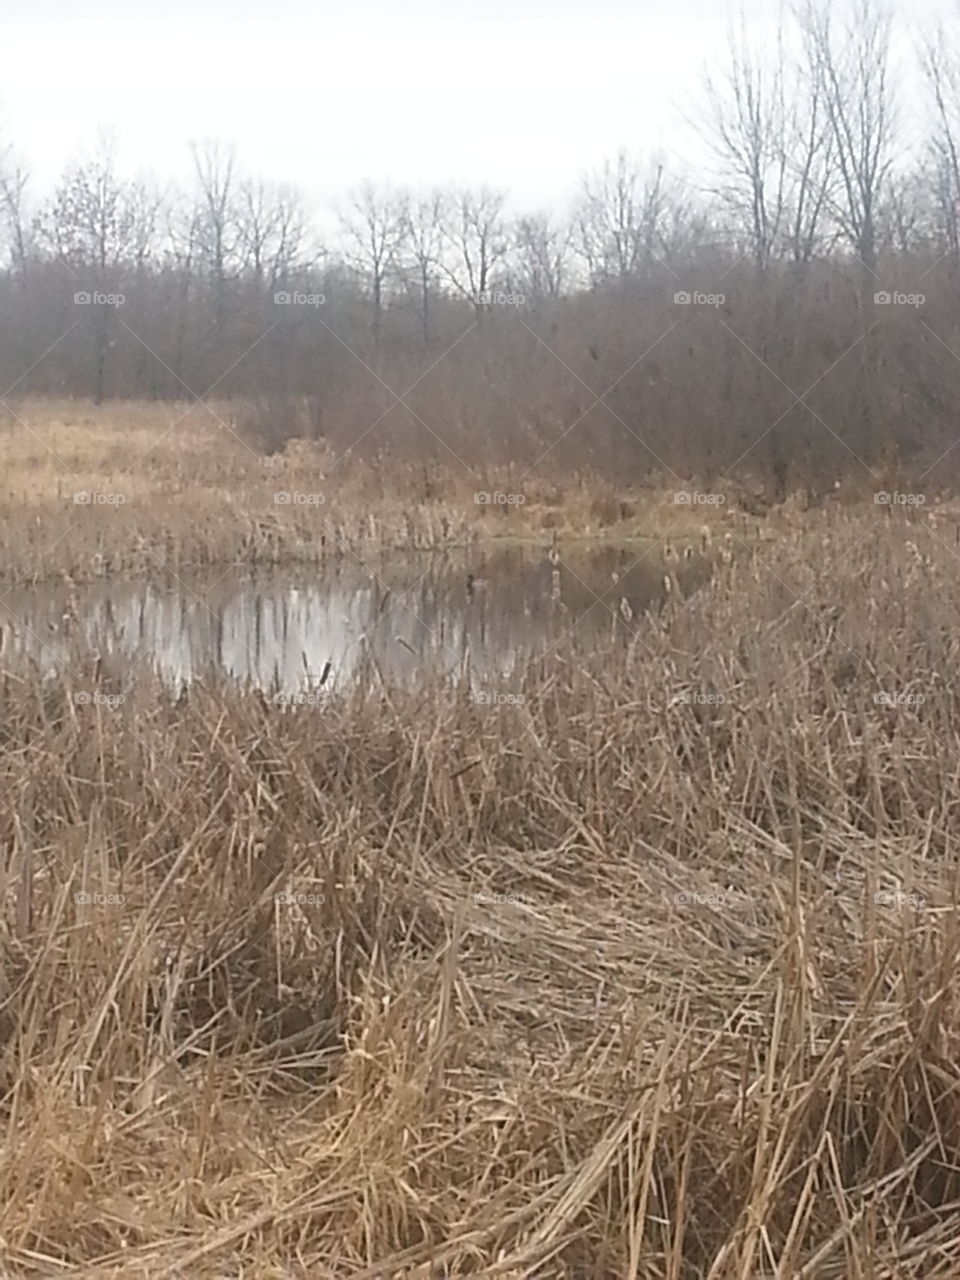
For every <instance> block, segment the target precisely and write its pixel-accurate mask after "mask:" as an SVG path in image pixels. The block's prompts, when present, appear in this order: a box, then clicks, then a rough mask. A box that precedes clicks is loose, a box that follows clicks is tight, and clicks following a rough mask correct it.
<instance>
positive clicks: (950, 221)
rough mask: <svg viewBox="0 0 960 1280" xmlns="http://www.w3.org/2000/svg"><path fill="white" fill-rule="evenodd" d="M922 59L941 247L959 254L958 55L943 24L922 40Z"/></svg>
mask: <svg viewBox="0 0 960 1280" xmlns="http://www.w3.org/2000/svg"><path fill="white" fill-rule="evenodd" d="M921 60H922V70H923V73H924V77H925V80H926V84H927V88H928V91H929V93H930V96H931V98H932V101H933V109H934V127H933V135H932V138H931V140H930V151H931V153H932V158H933V175H934V197H935V201H936V205H937V209H938V213H939V222H940V234H941V244H940V250H941V252H949V253H952V254H954V255H960V57H958V55H957V48H956V42H955V40H954V39H952V38H951V37H950V36H949V35H948V33H947V31H946V30H945V29H944V27H943V26H940V27H939V28H938V29H937V31H936V32H935V33H934V34H933V35H932V36H931V37H930V38H929V39H928V40H927V41H926V42H925V44H924V46H923V50H922V55H921Z"/></svg>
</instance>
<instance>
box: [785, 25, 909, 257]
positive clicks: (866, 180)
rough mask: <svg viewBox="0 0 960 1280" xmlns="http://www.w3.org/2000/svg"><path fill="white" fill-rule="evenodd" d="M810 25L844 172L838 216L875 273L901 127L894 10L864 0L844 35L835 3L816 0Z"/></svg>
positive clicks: (814, 70) (813, 58) (812, 52)
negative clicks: (881, 215) (893, 75)
mask: <svg viewBox="0 0 960 1280" xmlns="http://www.w3.org/2000/svg"><path fill="white" fill-rule="evenodd" d="M802 21H803V31H804V35H805V37H806V40H807V46H808V52H809V59H810V69H811V74H812V76H813V77H814V78H815V80H816V82H817V84H818V86H819V89H820V92H821V93H822V97H823V103H824V108H825V110H826V115H827V120H828V122H829V127H830V133H831V136H832V141H833V155H834V158H835V162H836V165H837V169H838V171H839V192H838V196H837V199H836V200H835V201H834V202H833V212H834V214H835V216H836V218H837V220H838V222H839V225H840V227H841V229H842V231H843V234H844V236H845V238H846V239H847V241H848V243H849V244H850V247H851V248H852V249H853V251H854V253H855V254H856V255H857V257H858V258H859V259H860V261H861V263H862V264H863V266H864V268H865V271H866V272H867V273H868V274H869V275H870V276H873V275H874V273H875V270H876V266H877V215H878V211H879V207H880V202H881V200H882V198H883V189H884V184H885V183H886V181H887V178H888V175H889V173H890V167H891V164H892V158H893V157H892V146H893V141H894V135H895V127H896V104H895V102H894V95H893V87H892V85H891V82H890V73H889V61H890V34H891V18H890V13H889V11H888V10H887V9H886V8H884V7H883V5H882V0H856V3H855V7H854V10H853V13H852V15H851V16H850V19H849V21H848V24H847V26H846V28H845V29H844V31H843V32H842V34H841V35H839V36H838V35H837V32H836V29H835V27H834V25H833V21H832V13H831V7H830V5H829V3H827V0H808V3H807V5H806V8H805V10H804V13H803V19H802Z"/></svg>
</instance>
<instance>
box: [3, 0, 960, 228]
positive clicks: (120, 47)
mask: <svg viewBox="0 0 960 1280" xmlns="http://www.w3.org/2000/svg"><path fill="white" fill-rule="evenodd" d="M842 2H843V0H838V3H842ZM741 3H742V5H743V7H744V9H745V10H746V12H747V14H748V15H749V17H750V19H751V21H752V22H753V23H754V24H756V25H758V26H762V25H764V24H766V25H767V26H771V25H772V24H773V23H774V21H775V18H776V9H777V0H731V3H728V2H727V0H472V2H461V3H457V0H446V3H444V2H443V0H400V2H397V3H394V4H390V3H388V2H387V0H326V2H325V0H313V2H312V3H310V2H309V0H258V2H255V0H232V2H229V0H148V2H146V3H142V2H141V3H138V0H125V2H124V0H87V3H85V4H84V5H82V6H81V5H79V4H77V3H76V0H0V47H2V49H3V54H4V72H3V76H2V78H0V120H2V123H3V133H4V135H5V136H6V137H8V138H9V140H10V141H12V142H13V143H14V145H15V146H16V148H17V149H18V151H19V152H21V153H22V154H23V155H25V156H26V157H27V158H28V160H29V162H30V167H31V168H32V170H33V172H34V174H35V175H36V179H37V183H38V186H40V187H44V186H47V185H49V184H50V183H51V182H52V181H53V180H54V178H55V177H56V174H57V173H58V171H59V170H60V168H61V167H62V166H63V164H64V163H65V162H66V161H67V160H69V159H71V158H74V157H76V156H78V155H79V154H82V152H83V151H84V149H89V147H90V145H91V143H92V141H93V139H94V138H95V137H96V135H97V132H98V130H100V129H102V128H112V129H113V131H114V133H115V136H116V139H117V143H118V149H119V152H120V154H121V156H122V159H123V162H124V167H125V168H128V169H131V170H137V169H143V170H151V171H154V172H156V173H158V174H160V175H165V176H181V175H183V174H185V173H186V171H187V169H188V166H189V155H188V144H189V142H190V141H191V140H201V139H205V138H212V137H216V138H221V139H224V140H226V141H231V142H234V143H236V144H237V147H238V150H239V154H240V157H241V159H242V162H243V166H244V168H245V169H247V170H248V171H250V172H253V173H256V174H259V175H262V176H264V177H271V178H275V179H278V180H282V181H290V182H295V183H297V184H298V185H300V186H302V187H303V188H304V189H305V190H306V191H307V192H308V194H309V196H310V197H311V200H312V201H325V200H328V199H330V198H332V197H333V196H335V195H337V194H339V193H341V192H342V191H343V190H344V188H345V187H347V186H349V185H350V184H352V183H354V182H357V181H359V180H361V179H363V178H365V177H373V178H390V179H392V180H394V181H396V182H404V183H407V182H409V183H414V184H416V183H419V182H424V183H427V182H434V181H437V182H444V181H451V180H452V181H469V182H471V183H480V182H488V183H490V184H493V185H496V186H502V187H506V188H508V189H509V190H510V191H511V193H512V195H513V197H514V199H515V200H516V201H517V202H518V203H522V204H524V205H528V206H534V205H549V204H551V203H553V202H554V201H556V200H558V199H560V198H562V197H563V195H564V194H565V193H566V192H567V191H568V190H569V189H570V188H571V187H572V186H573V184H574V182H575V180H576V178H577V175H578V173H579V172H581V171H582V170H583V169H585V168H588V167H591V166H592V165H594V164H595V163H596V162H597V161H598V160H599V159H600V158H601V157H603V156H604V155H609V154H612V153H613V152H615V151H616V150H617V148H618V147H620V146H626V147H628V148H631V149H634V150H640V151H649V150H654V151H655V150H658V149H661V150H663V151H664V152H665V153H666V154H667V155H668V156H669V155H671V154H672V153H676V152H678V151H679V152H683V151H684V150H685V149H686V148H688V146H689V145H690V144H689V143H688V142H687V140H686V138H687V134H686V133H685V131H684V126H683V110H684V106H685V104H689V102H690V100H691V98H692V97H693V96H694V95H695V93H696V90H697V86H698V84H699V83H700V79H701V75H702V70H703V67H704V65H705V64H706V63H708V62H710V61H711V60H713V61H715V60H716V58H717V56H718V54H720V53H721V52H722V50H723V48H724V46H725V41H726V32H727V29H728V25H729V19H730V15H731V13H735V12H736V11H737V10H738V9H739V8H740V5H741ZM896 3H897V5H898V7H899V8H900V9H901V11H902V12H903V14H904V15H907V14H908V13H909V14H912V15H914V17H915V18H916V17H919V18H927V17H929V15H930V14H931V13H933V12H943V13H949V12H951V11H955V4H954V0H896ZM915 25H916V24H915V22H905V23H904V25H903V33H902V35H901V37H900V39H901V41H902V42H903V43H904V45H905V48H906V52H907V53H909V41H910V39H911V35H910V28H911V27H913V26H915Z"/></svg>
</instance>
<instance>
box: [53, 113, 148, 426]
mask: <svg viewBox="0 0 960 1280" xmlns="http://www.w3.org/2000/svg"><path fill="white" fill-rule="evenodd" d="M155 209H156V203H155V200H154V198H153V197H152V195H151V194H150V193H149V192H148V190H147V188H146V186H145V185H144V184H142V183H137V182H129V181H124V180H122V179H120V178H119V177H118V175H117V172H116V163H115V155H114V149H113V144H112V142H111V140H110V139H109V138H107V137H104V138H102V139H101V140H100V143H99V146H98V149H97V152H96V154H95V155H94V156H93V158H92V159H90V160H88V161H86V162H83V163H80V164H76V165H73V166H72V167H71V168H69V169H68V171H67V173H66V174H65V176H64V178H63V179H62V181H61V182H60V184H59V186H58V187H57V189H56V191H55V192H54V194H53V198H52V200H51V201H50V203H49V204H48V206H47V208H46V209H45V210H44V212H43V214H42V215H41V217H40V219H39V221H38V231H39V234H40V236H41V238H42V239H43V240H44V241H45V242H46V243H47V244H49V245H50V246H51V247H52V248H53V250H54V252H55V253H56V256H57V257H58V259H59V260H60V262H62V263H63V264H64V265H65V266H66V267H67V268H68V269H69V271H70V272H71V274H72V278H73V284H74V289H75V291H76V292H77V294H78V295H84V294H89V295H91V296H92V297H93V300H94V301H96V297H97V295H100V294H104V295H109V294H112V295H115V296H119V295H120V294H122V288H121V286H122V282H123V278H124V275H125V274H126V273H128V272H130V271H131V270H132V269H134V268H135V267H136V265H137V264H138V263H140V264H141V265H142V264H143V262H144V261H145V260H146V257H147V256H148V254H149V252H150V249H151V246H152V242H153V233H154V229H155ZM77 284H80V285H83V286H86V287H85V288H81V289H79V290H77V289H76V285H77ZM115 309H116V308H115V305H108V304H104V303H100V304H98V305H95V306H93V307H91V312H90V319H91V321H92V325H93V329H94V333H95V357H94V359H95V374H94V380H93V383H94V385H93V394H94V398H95V400H96V401H97V403H98V404H99V403H100V401H101V400H102V399H103V394H104V382H105V370H106V355H107V350H108V348H109V346H110V344H111V338H110V334H111V331H112V327H113V315H114V312H115Z"/></svg>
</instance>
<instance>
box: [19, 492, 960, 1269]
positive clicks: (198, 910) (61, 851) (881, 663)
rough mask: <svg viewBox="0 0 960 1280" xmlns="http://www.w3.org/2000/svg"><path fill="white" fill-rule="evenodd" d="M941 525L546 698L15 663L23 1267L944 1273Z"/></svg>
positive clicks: (862, 551)
mask: <svg viewBox="0 0 960 1280" xmlns="http://www.w3.org/2000/svg"><path fill="white" fill-rule="evenodd" d="M953 537H954V530H953V528H952V527H951V528H950V529H949V530H947V529H945V528H943V527H941V528H938V529H934V530H932V531H931V529H930V528H929V527H928V526H925V525H923V524H921V523H919V522H918V523H915V524H912V525H910V526H907V525H906V524H905V523H904V521H902V520H901V519H899V518H898V517H897V515H896V514H893V515H890V516H878V515H876V513H874V512H873V511H871V512H870V514H869V517H868V518H864V517H849V518H848V517H841V516H836V517H834V516H831V517H830V518H824V517H820V516H818V517H817V518H816V519H813V518H811V519H810V520H809V522H808V526H807V528H806V529H805V530H803V531H801V532H798V533H796V534H794V535H791V536H790V537H785V538H783V539H782V540H780V541H779V542H777V543H776V544H774V545H772V546H768V547H765V548H763V549H761V550H760V551H757V552H755V553H754V554H751V555H746V554H744V556H743V557H742V558H741V559H739V560H736V561H735V562H734V563H733V564H729V565H726V566H721V567H720V569H719V571H718V574H717V577H716V579H715V580H714V581H713V582H712V583H711V584H710V585H709V586H708V587H706V588H704V589H703V590H702V591H701V592H700V593H699V594H698V595H697V596H695V597H694V598H692V599H691V600H690V601H688V602H686V603H682V602H677V603H675V604H672V605H670V606H668V608H667V609H666V610H665V612H664V613H663V614H662V616H661V617H660V618H659V619H658V620H657V621H651V620H645V621H644V622H643V624H642V625H638V627H637V629H636V630H635V631H634V632H630V631H629V629H628V628H627V627H626V626H624V627H623V628H622V630H623V635H622V637H621V639H620V640H618V641H616V642H615V643H614V642H611V645H610V647H609V649H608V650H606V651H598V650H597V649H595V648H594V649H592V650H591V651H589V652H587V651H583V650H582V649H581V648H580V647H579V646H578V645H577V642H576V636H574V637H571V638H567V639H565V640H563V641H561V642H560V643H559V644H558V645H557V646H556V647H555V648H553V649H551V650H550V651H549V652H548V653H546V654H545V655H540V656H539V657H538V656H535V655H532V656H531V662H530V664H529V665H528V666H527V667H526V669H525V670H524V672H523V674H522V676H517V677H516V678H515V679H514V680H513V682H512V683H511V684H510V685H509V686H508V691H509V692H511V693H513V694H514V695H519V694H522V695H523V697H524V699H525V701H524V703H523V705H522V706H521V705H516V704H513V705H504V706H499V707H495V706H489V705H487V706H485V705H481V704H478V703H475V702H474V701H472V700H471V699H470V697H469V693H468V690H467V688H466V686H462V687H455V686H450V685H444V684H442V683H440V682H439V681H437V680H435V679H433V678H432V677H431V676H430V675H429V674H424V676H423V678H422V680H420V681H418V683H417V684H416V686H415V687H387V686H386V685H385V684H384V683H383V682H382V681H381V680H379V679H378V677H377V672H376V671H375V670H374V669H372V668H370V669H368V670H366V671H365V672H362V673H361V675H360V677H359V678H358V680H357V683H356V685H355V687H353V688H351V689H350V690H347V691H345V692H343V693H341V694H338V695H336V696H332V697H331V698H330V699H329V700H328V701H327V702H326V703H325V704H324V705H323V706H322V707H306V706H305V707H300V708H296V709H293V710H286V711H281V710H279V709H278V708H277V707H275V706H274V705H272V704H271V703H270V701H269V699H266V698H263V697H260V696H258V695H256V694H253V693H245V692H243V691H242V690H239V689H237V688H234V687H231V686H229V685H226V684H222V683H219V682H218V681H216V680H215V679H214V678H213V677H212V676H211V677H210V678H209V679H206V680H203V681H201V682H200V683H198V684H197V685H194V686H193V688H192V689H191V690H190V692H189V693H188V694H186V695H184V696H183V697H182V698H181V699H180V700H179V701H178V702H174V700H173V699H172V698H171V697H170V696H169V695H167V694H165V693H164V692H163V690H162V689H161V688H159V687H157V686H155V685H154V684H152V683H151V681H149V680H147V679H145V678H144V677H143V673H142V671H141V672H140V673H139V678H138V679H137V680H136V681H134V682H131V683H130V685H129V686H126V685H125V684H124V683H123V678H122V675H121V674H119V673H116V674H112V675H111V674H108V673H107V672H105V671H104V670H103V669H102V668H97V669H95V668H94V665H93V663H92V660H91V659H90V658H89V657H87V658H85V657H84V656H83V655H80V654H78V655H77V662H76V663H75V665H74V667H73V674H72V677H71V680H70V681H69V683H68V684H67V685H65V686H61V685H54V684H45V683H41V682H40V681H38V680H25V679H22V678H21V677H20V676H18V675H17V674H16V673H14V674H10V675H8V676H7V678H6V680H5V683H4V685H3V689H2V699H3V705H2V709H0V735H2V742H3V748H4V749H3V752H2V755H0V797H2V803H0V833H2V839H3V849H4V853H5V862H4V875H5V881H4V895H5V903H6V913H5V917H4V922H3V936H2V948H3V949H2V955H3V968H2V973H3V984H4V985H3V1003H2V1008H0V1030H2V1036H3V1054H2V1059H0V1070H2V1074H3V1083H4V1113H5V1122H6V1139H7V1140H6V1142H5V1144H4V1150H3V1154H2V1157H0V1241H2V1246H0V1247H2V1251H3V1263H4V1265H5V1267H6V1268H7V1269H8V1273H9V1274H17V1275H38V1276H39V1275H42V1276H45V1277H49V1276H54V1275H59V1274H82V1275H86V1276H98V1277H110V1276H116V1277H121V1276H122V1277H136V1276H150V1277H154V1276H182V1277H187V1276H190V1277H210V1278H213V1277H223V1276H227V1275H229V1276H256V1277H267V1278H269V1277H276V1278H277V1280H279V1278H280V1277H290V1276H303V1277H308V1276H309V1277H311V1278H313V1277H329V1278H330V1280H334V1278H336V1280H340V1278H342V1277H352V1278H353V1280H361V1277H369V1278H370V1280H372V1278H373V1277H387V1276H395V1277H427V1276H466V1275H485V1276H501V1277H508V1276H509V1277H520V1276H533V1275H536V1276H539V1277H568V1278H569V1280H587V1278H589V1280H621V1278H624V1277H658V1278H660V1277H663V1278H669V1280H702V1278H703V1277H710V1278H711V1280H721V1278H722V1280H728V1278H729V1280H734V1278H736V1280H762V1278H764V1277H770V1278H772V1277H804V1278H806V1280H831V1278H833V1277H856V1278H857V1280H867V1278H868V1277H869V1278H870V1280H879V1278H880V1277H885V1278H887V1280H894V1278H896V1280H903V1278H905V1277H916V1278H917V1280H920V1278H921V1277H923V1278H924V1280H931V1278H934V1277H942V1278H943V1280H946V1278H947V1277H950V1278H951V1280H952V1278H953V1277H956V1276H957V1275H958V1274H960V1228H958V1225H957V1224H958V1221H960V1214H958V1209H960V1169H958V1167H957V1159H958V1157H957V1149H958V1141H960V1095H958V1085H960V1008H958V1004H957V996H956V980H955V974H956V971H957V965H958V959H960V955H958V950H960V931H958V928H957V914H956V912H957V873H956V856H955V854H956V849H955V836H954V831H955V822H956V813H957V809H958V805H960V737H958V732H957V725H958V724H960V694H958V689H957V686H956V682H955V679H954V672H955V670H956V667H957V660H958V641H957V627H956V619H957V617H958V610H960V587H958V583H960V575H958V566H957V559H956V555H955V552H954V550H953ZM798 598H799V599H800V600H801V603H797V601H798ZM77 692H84V693H86V694H87V695H92V694H93V693H97V692H100V693H103V694H120V693H122V694H123V695H124V696H125V698H126V701H124V702H123V703H121V704H119V705H117V706H116V707H114V708H111V707H108V706H107V705H105V704H104V703H103V702H98V701H97V700H95V699H93V698H92V696H91V697H90V700H89V701H87V702H86V703H85V704H83V705H78V702H77V700H76V696H75V695H76V693H77ZM879 694H890V695H894V696H896V695H904V696H905V695H914V696H916V695H920V694H922V695H923V697H924V698H925V701H923V702H922V703H919V702H906V701H901V702H900V704H899V705H883V704H880V703H878V702H877V701H876V698H877V695H879ZM678 695H689V699H690V700H687V701H684V700H682V696H680V697H678ZM720 695H722V698H723V701H719V696H720ZM698 697H699V698H701V699H709V698H713V699H714V701H712V702H709V701H697V700H696V699H697V698H698ZM25 866H29V867H30V868H31V876H30V880H31V882H32V903H28V902H27V901H26V900H25V896H24V893H23V883H24V880H23V868H24V867H25ZM81 889H82V890H84V891H86V892H88V893H95V892H98V893H103V894H123V895H125V902H124V903H123V904H122V905H109V904H94V905H82V904H80V905H78V904H77V903H76V902H75V900H74V894H75V893H76V892H77V891H79V890H81ZM287 890H291V891H295V892H299V893H304V894H311V893H312V894H318V895H323V896H324V899H325V900H324V902H323V903H322V905H315V904H313V905H311V904H308V903H305V904H304V905H303V906H288V905H278V904H277V903H275V901H274V894H275V893H276V892H277V891H287ZM480 892H485V893H487V894H488V895H501V896H502V897H510V896H512V898H513V899H514V900H512V901H502V900H499V899H497V900H490V901H482V900H481V901H478V900H477V898H476V895H477V894H478V893H480ZM887 892H889V893H902V894H913V895H918V897H919V898H922V900H923V902H922V905H921V906H919V907H918V906H915V905H912V903H911V902H908V901H906V900H905V899H904V900H902V901H900V902H899V903H898V905H888V904H887V903H886V902H879V903H878V901H877V896H876V895H877V894H882V893H887ZM678 893H685V894H687V895H689V896H693V895H697V894H714V895H716V894H722V895H723V901H722V902H716V901H711V902H708V901H699V902H698V901H688V902H687V903H685V904H684V903H678V902H677V901H676V895H677V894H678ZM28 906H30V907H31V916H32V918H31V920H30V921H29V923H28V921H27V917H26V912H27V907H28ZM18 920H19V925H18Z"/></svg>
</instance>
